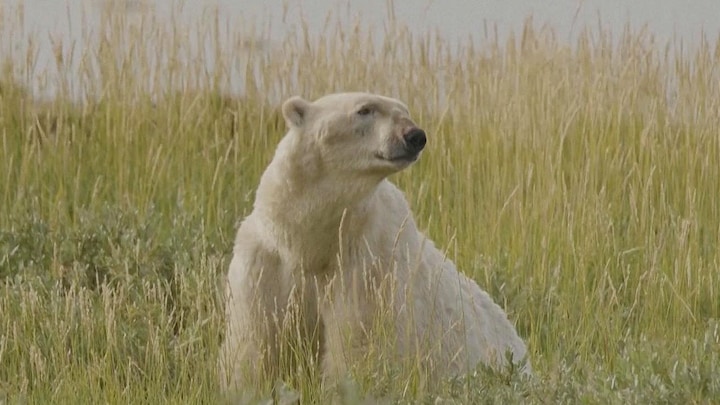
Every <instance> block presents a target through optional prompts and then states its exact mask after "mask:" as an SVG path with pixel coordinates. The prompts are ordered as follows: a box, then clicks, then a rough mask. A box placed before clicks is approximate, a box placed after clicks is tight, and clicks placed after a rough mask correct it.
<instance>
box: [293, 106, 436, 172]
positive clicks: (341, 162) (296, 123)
mask: <svg viewBox="0 0 720 405" xmlns="http://www.w3.org/2000/svg"><path fill="white" fill-rule="evenodd" d="M282 113H283V116H284V118H285V121H286V123H287V125H288V128H289V133H288V136H290V137H294V138H295V142H294V145H295V146H294V149H295V150H296V151H298V152H301V153H302V154H303V161H304V162H303V164H304V165H305V167H307V168H308V169H309V170H312V169H311V168H315V169H316V170H315V171H317V170H319V171H321V172H322V173H323V174H325V175H327V174H328V173H333V174H336V175H338V176H340V177H346V176H345V175H351V176H353V177H355V178H356V177H358V176H363V177H366V178H375V179H382V178H384V177H386V176H388V175H390V174H392V173H394V172H397V171H399V170H402V169H403V168H405V167H407V166H409V165H410V164H412V163H413V162H414V161H416V160H417V159H418V157H419V156H420V152H421V151H422V150H423V148H424V147H425V142H426V137H425V132H424V131H423V130H422V129H420V128H418V127H417V126H416V125H415V123H414V122H413V121H412V120H411V119H410V114H409V112H408V108H407V106H405V104H403V103H402V102H400V101H399V100H396V99H393V98H389V97H383V96H379V95H374V94H367V93H337V94H331V95H327V96H325V97H322V98H320V99H318V100H315V101H314V102H310V101H307V100H305V99H303V98H301V97H292V98H290V99H288V100H287V101H285V103H284V104H283V106H282ZM298 149H300V150H298Z"/></svg>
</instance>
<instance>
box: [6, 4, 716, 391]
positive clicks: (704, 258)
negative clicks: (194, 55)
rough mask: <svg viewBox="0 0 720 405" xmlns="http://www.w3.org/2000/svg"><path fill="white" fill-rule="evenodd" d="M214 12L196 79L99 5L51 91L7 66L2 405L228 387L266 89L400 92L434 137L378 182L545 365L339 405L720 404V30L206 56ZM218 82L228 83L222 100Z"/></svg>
mask: <svg viewBox="0 0 720 405" xmlns="http://www.w3.org/2000/svg"><path fill="white" fill-rule="evenodd" d="M217 24H218V23H217V21H215V22H213V21H212V20H211V21H208V22H206V26H205V30H204V31H203V32H201V33H200V34H198V35H199V38H201V39H203V40H205V41H209V42H208V43H211V44H214V45H215V47H214V48H212V51H211V53H212V55H208V57H210V56H212V58H213V60H215V64H216V67H217V69H215V71H212V72H208V71H206V70H205V69H203V67H202V63H198V62H197V61H195V62H193V63H190V62H188V63H178V61H182V60H186V59H187V58H185V59H183V58H184V57H183V56H182V55H188V52H189V51H188V49H187V48H188V47H189V46H190V45H189V43H191V42H192V41H186V36H187V35H189V34H186V33H184V32H183V31H182V30H176V31H163V30H159V29H155V27H153V26H152V21H145V20H143V21H134V22H133V23H132V24H130V23H126V22H124V21H123V18H122V17H121V16H115V17H113V18H112V19H111V20H108V21H107V24H106V25H105V28H104V31H103V32H102V33H100V35H99V36H98V37H99V38H102V39H101V40H99V41H98V42H97V43H96V44H95V45H92V46H88V47H87V48H86V49H84V50H83V51H82V55H79V56H78V55H76V57H77V58H78V61H76V62H77V63H75V64H73V63H69V62H68V60H67V59H63V58H61V57H60V56H61V54H62V53H61V52H59V53H58V55H57V59H58V68H57V70H56V71H54V72H47V73H45V77H44V78H43V79H44V80H45V81H46V82H48V83H54V84H55V85H56V86H57V88H58V89H60V91H59V94H58V96H57V97H56V98H54V99H52V100H50V101H47V100H43V101H39V100H34V99H33V98H32V97H30V95H29V94H28V92H27V91H26V90H25V89H23V87H22V86H20V85H18V84H17V83H21V82H24V81H27V80H28V79H32V78H31V77H28V75H29V73H27V72H29V67H30V66H32V65H33V59H32V58H33V56H32V54H30V53H28V54H9V55H5V59H4V60H3V61H2V62H3V69H2V72H3V73H2V75H1V76H0V404H1V403H28V404H29V403H133V404H135V403H148V404H158V403H177V404H186V403H217V402H220V401H222V398H221V396H220V394H219V393H218V392H217V390H216V377H217V376H216V370H215V363H216V358H217V351H218V347H219V343H220V339H221V338H222V325H223V319H222V311H221V308H222V307H221V305H222V303H221V300H220V295H219V291H220V290H219V286H220V283H221V280H222V276H223V274H224V272H225V271H226V269H227V264H228V261H229V258H230V253H231V248H232V239H233V236H234V229H235V226H236V223H237V221H238V220H239V219H241V218H242V217H243V216H244V215H245V214H246V213H248V212H249V209H250V207H251V204H252V198H253V191H254V187H255V185H256V183H257V180H258V178H259V176H260V174H261V173H262V171H263V169H264V167H265V165H266V164H267V163H268V162H269V158H270V156H271V154H272V153H273V151H274V146H275V144H276V142H277V141H278V139H279V138H280V137H281V136H282V135H283V133H284V123H283V122H282V119H281V117H280V115H279V111H278V103H279V101H280V100H282V99H283V98H285V97H289V96H291V95H295V94H301V95H303V96H305V97H306V98H314V97H317V96H320V95H322V94H325V93H328V92H335V91H344V90H369V91H372V92H377V93H382V94H387V95H390V96H394V97H397V98H400V99H402V100H404V101H406V102H407V104H408V105H409V106H410V110H411V112H412V114H413V118H415V120H416V121H417V122H418V123H419V124H420V125H421V126H423V127H424V128H425V129H426V130H427V132H428V136H429V144H428V147H427V149H426V152H425V153H424V155H423V157H422V159H421V160H420V161H419V162H418V164H416V165H415V166H414V167H413V168H412V169H410V170H408V171H406V172H404V173H401V174H400V175H397V176H395V177H394V178H393V180H394V181H395V182H397V183H398V184H400V185H401V187H402V188H403V189H404V190H405V191H406V193H407V196H408V199H409V201H410V203H411V205H412V207H413V209H414V212H415V214H416V219H417V221H418V222H419V225H420V227H421V228H422V229H425V230H427V233H428V234H429V236H430V237H431V238H432V239H434V240H435V241H436V242H437V243H438V245H440V246H441V247H444V248H447V249H448V251H449V255H450V256H451V257H452V258H453V259H454V260H455V261H456V263H457V264H458V267H459V268H460V269H462V271H464V272H465V273H466V274H468V275H470V276H472V277H473V278H474V279H475V280H477V282H478V283H479V284H480V285H481V286H483V288H485V289H486V290H487V291H488V292H489V293H490V294H491V295H492V296H493V297H494V299H495V300H496V301H498V302H500V303H501V304H502V306H503V307H505V308H506V310H507V311H508V313H509V314H510V317H511V319H513V320H514V321H515V322H516V324H517V328H518V331H519V333H520V335H521V336H523V337H524V338H525V339H526V341H527V342H528V345H529V348H530V353H531V358H532V362H533V366H534V368H535V370H536V379H535V380H533V381H525V380H521V379H520V378H517V377H516V376H515V375H513V374H503V373H496V374H494V373H491V372H488V371H486V370H479V371H478V373H477V374H476V375H474V376H470V377H468V378H464V379H456V380H448V381H438V382H437V384H436V385H435V386H428V385H417V384H412V382H411V381H405V380H402V379H396V380H394V379H392V376H390V377H388V376H375V377H374V378H367V377H365V378H359V377H358V378H357V380H356V381H355V382H349V383H348V385H347V386H345V388H344V390H345V391H344V393H345V394H344V395H345V398H346V399H347V402H348V403H360V402H361V401H362V400H363V399H365V400H366V403H372V402H373V401H375V400H378V401H379V400H384V401H389V402H400V403H503V404H505V403H541V404H554V403H568V404H576V403H598V404H626V403H671V404H684V403H713V402H715V403H717V401H719V400H718V398H720V202H719V200H718V196H720V73H718V70H717V66H719V65H720V43H718V42H703V43H702V44H701V45H700V46H698V47H697V49H693V50H692V51H689V50H688V48H686V49H685V50H684V51H682V52H681V51H679V50H678V49H680V48H677V47H672V46H666V45H665V44H657V43H655V42H654V41H653V40H652V38H650V37H648V36H646V35H642V34H639V33H638V34H636V33H631V32H628V33H609V32H600V33H598V32H594V33H588V34H586V35H582V36H581V37H580V39H579V40H578V41H577V42H575V43H573V44H572V46H565V45H562V44H561V43H558V42H557V41H556V40H555V39H554V36H553V35H552V32H550V31H543V30H538V29H533V28H532V26H531V25H528V26H527V28H526V29H525V31H524V32H522V33H518V35H517V36H516V37H515V38H513V39H511V40H509V41H507V42H502V43H500V42H498V41H494V42H493V41H489V42H486V43H482V44H478V43H476V44H471V43H465V44H464V45H462V46H459V47H456V46H453V45H451V44H449V43H448V42H446V41H445V40H443V39H442V38H438V37H435V36H434V35H429V34H428V35H427V36H422V37H418V36H412V35H410V34H409V33H408V32H407V31H405V30H404V29H402V27H395V28H393V29H390V30H388V31H387V32H386V33H385V35H384V36H381V35H378V34H377V32H376V33H375V35H374V36H370V35H369V33H368V32H367V31H366V30H364V29H363V28H362V27H361V26H346V27H340V26H336V25H334V24H333V23H332V22H329V23H328V32H329V33H328V35H326V37H325V38H326V39H318V38H314V37H309V36H307V34H298V35H296V36H289V37H287V38H285V39H284V41H283V42H282V43H281V44H274V45H273V46H271V47H268V48H266V49H255V48H253V47H252V46H247V41H239V40H238V41H230V42H229V43H228V42H225V44H226V45H227V46H226V47H225V48H223V47H222V46H221V42H220V41H218V39H217V38H218V36H220V35H222V34H221V30H220V29H219V27H218V26H217ZM242 34H243V33H238V34H237V38H241V37H242ZM611 34H612V35H611ZM237 38H236V39H237ZM120 39H123V40H122V41H121V40H120ZM141 39H142V40H141ZM122 44H124V45H122ZM613 44H616V45H614V46H613ZM153 60H165V61H166V63H159V64H158V63H155V62H153ZM233 72H241V73H242V74H243V75H244V76H243V78H242V80H243V83H244V85H243V87H244V89H245V91H244V93H243V95H242V96H229V95H227V94H226V92H224V89H226V88H227V86H228V84H229V83H230V82H231V80H237V77H234V76H233V75H234V73H233ZM69 77H70V78H74V79H73V80H74V81H73V82H72V83H73V85H72V86H71V85H70V83H71V81H70V80H69V79H68V78H69ZM73 86H74V87H73ZM78 88H80V89H82V92H83V94H84V96H85V97H86V99H85V100H84V101H78V100H77V99H75V98H74V97H71V93H72V92H73V91H74V90H72V89H75V90H77V89H78ZM285 389H286V390H288V391H292V390H297V391H298V392H301V393H302V395H303V398H304V399H305V402H312V401H322V400H323V398H326V397H324V396H323V395H324V394H322V393H321V392H320V391H319V387H317V386H303V387H286V388H285ZM266 395H270V394H269V393H266ZM371 398H375V399H374V400H373V399H371Z"/></svg>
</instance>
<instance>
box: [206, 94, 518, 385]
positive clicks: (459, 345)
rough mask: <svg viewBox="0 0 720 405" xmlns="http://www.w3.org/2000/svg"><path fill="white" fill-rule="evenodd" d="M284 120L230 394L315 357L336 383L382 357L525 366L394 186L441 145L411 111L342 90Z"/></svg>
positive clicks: (452, 370) (243, 253)
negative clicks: (432, 144) (430, 148)
mask: <svg viewBox="0 0 720 405" xmlns="http://www.w3.org/2000/svg"><path fill="white" fill-rule="evenodd" d="M282 114H283V116H284V119H285V121H286V124H287V127H288V132H287V134H286V135H285V137H284V138H283V139H282V140H281V141H280V143H279V145H278V146H277V150H276V152H275V155H274V157H273V159H272V161H271V162H270V164H269V166H268V167H267V169H266V170H265V172H264V173H263V175H262V177H261V179H260V183H259V185H258V188H257V192H256V196H255V203H254V206H253V210H252V212H251V213H250V214H249V215H248V216H247V217H246V218H245V219H244V221H243V222H242V223H241V225H240V227H239V229H238V232H237V237H236V240H235V246H234V255H233V258H232V261H231V263H230V269H229V272H228V277H227V288H226V297H225V298H226V322H227V329H226V334H225V340H224V343H223V345H222V347H221V351H220V375H221V378H222V380H223V385H225V387H226V388H227V387H228V385H227V384H231V385H232V386H234V387H235V388H238V387H239V388H240V389H242V388H243V387H255V386H256V384H258V383H259V382H260V381H273V380H274V379H277V378H283V376H287V375H288V374H292V373H294V372H296V370H297V367H298V363H297V361H298V359H299V358H303V357H304V358H305V359H306V360H307V359H309V360H310V361H309V362H308V363H307V364H310V366H311V367H316V368H318V369H319V370H318V372H319V373H320V374H321V376H322V380H323V381H325V382H326V383H328V382H332V381H337V379H338V378H340V377H344V376H345V375H346V374H347V373H349V372H352V370H353V366H354V365H356V364H359V363H361V362H363V361H367V360H368V356H377V357H378V358H380V357H382V358H383V359H393V360H397V361H398V362H403V361H411V362H415V365H419V366H421V367H422V368H423V369H427V370H428V371H432V372H434V373H438V375H443V376H451V375H458V374H462V373H465V372H468V371H470V370H472V369H473V368H474V367H476V366H477V365H478V364H485V365H488V366H490V367H496V368H497V367H503V366H504V365H507V364H508V356H510V357H511V359H512V362H513V363H520V362H521V361H523V359H524V358H525V357H526V347H525V344H524V343H523V341H522V340H521V339H520V337H518V334H517V333H516V331H515V328H514V327H513V325H512V324H511V323H510V322H509V321H508V318H507V316H506V314H505V313H504V312H503V310H502V309H501V308H500V307H499V306H498V305H496V304H495V303H494V302H493V300H492V299H491V298H490V297H489V296H488V294H487V293H485V292H484V291H483V290H482V289H481V288H480V287H479V286H478V285H477V284H476V283H475V282H474V281H472V280H471V279H469V278H468V277H466V276H464V275H463V274H462V273H459V272H458V271H457V270H456V268H455V265H454V264H453V263H452V262H451V261H450V260H448V259H447V258H446V257H445V256H444V255H443V254H442V253H441V252H440V250H438V249H437V248H436V247H435V245H434V244H433V243H432V242H431V241H430V240H428V239H427V238H426V237H425V236H424V235H423V234H422V233H421V232H419V231H418V229H417V227H416V225H415V222H414V220H413V217H412V213H411V211H410V208H409V206H408V203H407V201H406V199H405V197H404V195H403V193H402V192H401V191H400V190H399V189H398V188H397V187H396V186H395V185H393V184H392V183H391V182H389V181H388V180H387V177H388V176H390V175H392V174H393V173H396V172H398V171H400V170H402V169H405V168H407V167H408V166H410V165H411V164H412V163H413V162H415V161H416V160H417V159H418V157H419V156H420V154H421V151H422V150H423V149H424V147H425V143H426V140H427V138H426V134H425V132H424V131H423V130H422V129H420V128H418V127H417V126H416V125H415V123H414V122H413V121H412V119H411V118H410V114H409V112H408V108H407V106H406V105H405V104H403V103H402V102H400V101H399V100H396V99H393V98H389V97H385V96H380V95H375V94H368V93H337V94H331V95H327V96H324V97H322V98H320V99H317V100H315V101H314V102H310V101H307V100H305V99H303V98H300V97H292V98H290V99H288V100H287V101H285V102H284V103H283V105H282ZM379 337H382V339H379ZM379 340H383V341H384V343H383V344H382V345H380V344H378V342H379ZM371 346H372V347H371ZM380 348H385V349H382V350H381V349H380ZM383 350H385V351H383ZM301 352H302V353H305V355H303V356H300V355H298V353H301ZM308 354H309V355H308ZM370 360H371V361H372V360H373V359H370ZM307 364H306V365H307ZM522 364H523V367H524V371H525V372H526V373H529V372H530V366H529V362H523V363H522Z"/></svg>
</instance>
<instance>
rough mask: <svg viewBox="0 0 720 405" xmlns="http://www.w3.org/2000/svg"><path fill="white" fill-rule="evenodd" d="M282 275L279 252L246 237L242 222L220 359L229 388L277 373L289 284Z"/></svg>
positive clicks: (252, 383)
mask: <svg viewBox="0 0 720 405" xmlns="http://www.w3.org/2000/svg"><path fill="white" fill-rule="evenodd" d="M245 233H247V232H245ZM283 278H284V277H283V276H282V274H281V269H280V259H279V257H278V256H277V255H276V254H273V253H271V252H270V250H269V249H266V248H264V247H263V246H261V245H260V244H259V243H257V242H255V241H254V240H253V239H252V238H249V237H248V238H243V229H242V227H241V229H240V230H239V235H238V243H237V244H236V247H235V254H234V256H233V259H232V262H231V263H230V270H229V272H228V278H227V286H226V292H225V300H226V301H225V305H226V307H225V314H226V333H225V340H224V342H223V345H222V347H221V349H220V357H219V359H218V360H219V372H220V378H221V383H222V385H223V386H224V387H225V388H226V389H228V388H231V389H239V390H245V389H255V388H258V384H262V383H264V382H267V381H273V380H274V378H275V377H276V376H277V373H278V371H279V370H278V363H279V359H278V357H279V347H278V345H279V343H280V342H279V339H278V338H279V336H278V335H279V334H278V330H279V326H280V324H281V322H282V320H283V319H284V312H285V308H286V307H287V301H288V294H289V289H290V286H288V285H287V282H285V281H286V280H284V279H283Z"/></svg>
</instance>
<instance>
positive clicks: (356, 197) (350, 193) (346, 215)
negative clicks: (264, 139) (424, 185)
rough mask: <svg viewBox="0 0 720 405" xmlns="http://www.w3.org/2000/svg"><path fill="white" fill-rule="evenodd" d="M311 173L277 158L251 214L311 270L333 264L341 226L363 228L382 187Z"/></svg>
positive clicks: (269, 169)
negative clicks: (331, 261) (375, 196)
mask: <svg viewBox="0 0 720 405" xmlns="http://www.w3.org/2000/svg"><path fill="white" fill-rule="evenodd" d="M313 169H314V168H313V167H312V166H310V167H308V166H307V165H303V164H302V163H300V164H298V161H297V160H293V159H287V158H285V157H282V156H281V157H280V158H278V156H276V157H275V159H273V162H271V164H270V165H269V166H268V168H267V169H266V171H265V173H264V174H263V176H262V178H261V180H260V184H259V186H258V190H257V193H256V198H255V205H254V211H253V215H256V216H258V217H259V218H258V219H259V220H260V222H261V223H262V224H263V226H264V227H266V228H267V230H268V231H269V232H270V234H272V235H273V239H274V241H275V243H277V244H278V245H279V246H278V249H279V250H285V249H287V250H289V251H291V252H292V256H293V257H298V256H303V261H304V262H305V264H307V265H309V266H324V263H327V262H328V261H330V260H335V256H336V254H337V252H338V246H339V239H340V238H339V235H340V228H341V224H343V226H342V228H343V229H347V228H348V227H352V229H355V230H359V229H358V228H362V227H363V226H364V225H363V224H364V223H365V222H366V221H367V220H369V218H370V216H371V213H372V212H375V211H373V210H370V209H369V206H370V205H371V204H372V200H373V195H374V193H375V191H376V190H377V189H378V186H379V184H380V183H379V182H378V181H377V180H376V181H371V180H365V181H363V180H358V179H354V180H353V181H350V180H351V179H342V178H338V177H333V175H332V174H330V175H328V174H327V173H319V172H317V171H314V170H313ZM382 181H383V180H381V182H382ZM360 233H361V232H360ZM304 256H307V257H304Z"/></svg>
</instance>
